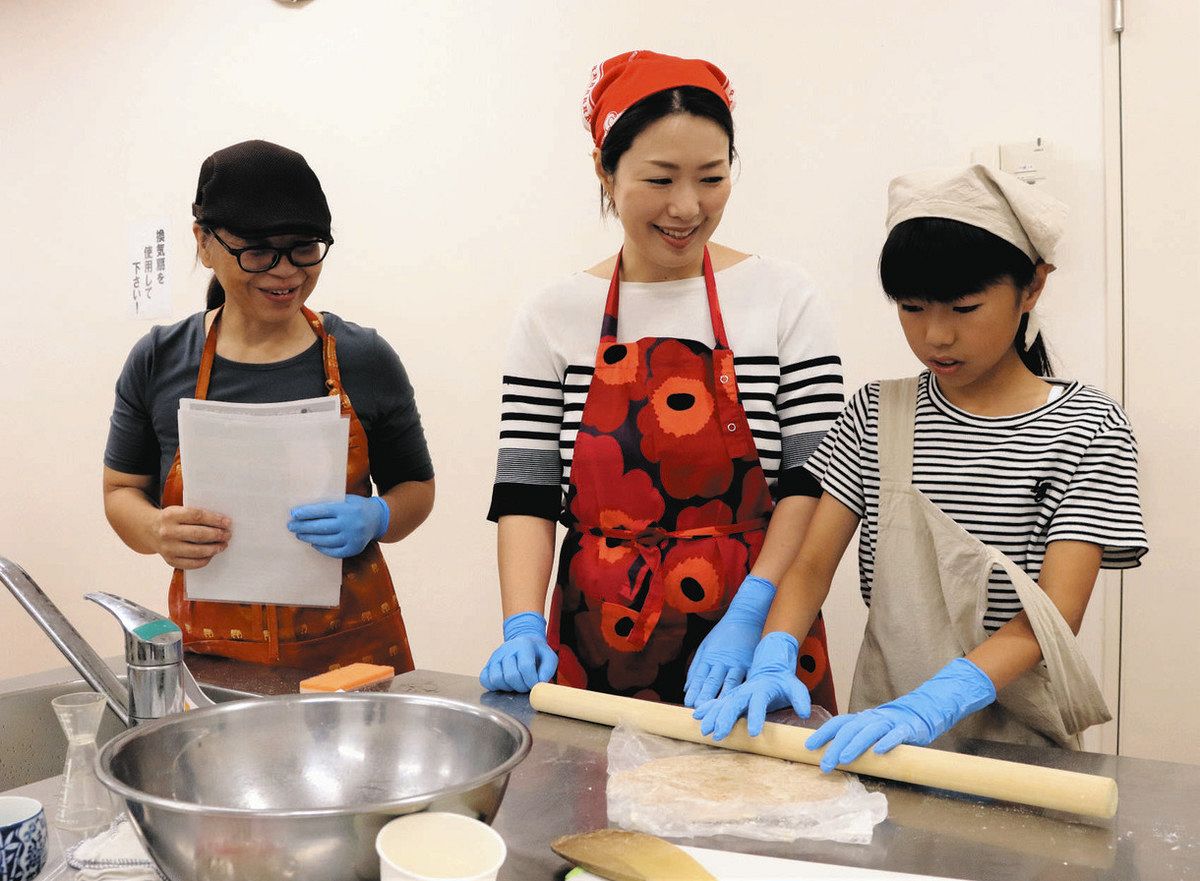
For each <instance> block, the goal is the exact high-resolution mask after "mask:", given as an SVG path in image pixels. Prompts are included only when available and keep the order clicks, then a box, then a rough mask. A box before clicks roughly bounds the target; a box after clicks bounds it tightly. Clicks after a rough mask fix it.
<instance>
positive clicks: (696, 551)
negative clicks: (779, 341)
mask: <svg viewBox="0 0 1200 881" xmlns="http://www.w3.org/2000/svg"><path fill="white" fill-rule="evenodd" d="M620 271H621V259H620V256H618V258H617V267H616V269H615V270H614V272H613V278H612V282H611V283H610V285H609V290H608V302H607V305H606V306H605V311H604V322H603V325H602V328H601V335H600V345H599V347H598V348H597V351H596V367H595V372H594V374H593V376H592V382H591V386H590V388H589V390H588V395H587V399H586V401H585V402H584V407H583V414H582V419H581V424H580V428H579V434H578V435H577V437H576V440H575V449H574V455H573V456H572V461H571V479H570V483H569V485H568V491H567V501H566V507H565V510H564V512H563V522H564V524H565V525H566V526H567V528H568V533H567V537H566V539H565V541H564V542H563V546H562V552H561V555H560V558H559V566H558V577H557V581H556V587H555V591H554V597H553V600H552V602H551V607H550V621H549V627H548V640H549V642H550V645H551V647H552V648H554V649H555V650H556V651H557V652H558V657H559V664H558V674H557V681H558V682H559V684H562V685H570V686H575V687H578V688H588V689H592V690H594V691H604V692H609V693H613V694H622V695H632V696H634V697H639V698H645V699H648V700H661V701H667V702H670V703H682V701H683V684H684V680H685V679H686V676H687V669H688V665H689V664H690V663H691V660H692V656H693V655H694V654H695V651H696V649H697V647H698V646H699V645H700V642H701V640H703V639H704V637H705V636H706V635H707V634H708V632H709V631H710V630H711V629H712V628H713V626H714V625H715V624H716V622H717V621H718V620H720V618H721V615H723V614H724V612H725V609H726V608H727V607H728V606H729V603H730V601H731V600H732V599H733V595H734V594H735V593H736V592H737V589H738V588H739V587H740V586H741V583H742V581H743V579H744V578H745V577H746V575H747V574H748V573H749V572H750V568H751V567H752V566H753V565H754V561H755V560H756V559H757V558H758V554H759V552H760V551H761V550H762V546H763V541H764V539H765V537H766V531H767V523H768V521H769V519H770V516H771V512H772V510H773V508H774V502H773V501H772V499H771V493H770V489H769V488H768V485H767V479H766V476H765V475H764V474H763V470H762V466H761V464H760V463H759V459H758V449H757V447H756V446H755V445H754V437H753V435H752V434H751V432H750V425H749V423H748V422H747V420H746V412H745V410H744V409H743V408H742V405H741V403H740V401H739V399H738V388H737V377H736V374H735V373H734V365H733V352H732V351H731V350H730V348H729V343H728V340H727V338H726V336H725V327H724V323H723V321H722V319H721V310H720V305H719V303H718V301H717V286H716V281H715V279H714V277H713V270H712V262H711V260H710V259H709V255H708V251H707V249H706V250H705V253H704V282H705V288H706V290H707V293H708V306H709V314H710V317H711V319H712V327H713V336H714V338H715V339H716V347H715V348H714V349H710V348H709V347H708V346H706V345H704V344H702V343H699V342H696V341H695V340H683V339H674V338H663V337H644V338H642V339H640V340H638V341H637V342H635V343H620V342H617V313H618V307H619V291H620ZM797 675H798V676H799V677H800V678H801V680H803V681H804V683H805V685H807V686H808V688H809V690H810V691H811V692H812V695H813V702H814V703H817V704H820V705H822V706H824V707H825V708H826V709H828V710H829V711H830V712H837V707H836V699H835V696H834V690H833V678H832V675H831V674H830V671H829V662H828V651H827V648H826V641H825V624H824V621H823V620H822V619H821V618H820V616H818V618H817V620H816V622H815V623H814V624H813V627H812V630H811V632H810V633H809V635H808V638H807V639H805V641H804V644H803V646H802V647H801V655H800V661H799V665H798V668H797Z"/></svg>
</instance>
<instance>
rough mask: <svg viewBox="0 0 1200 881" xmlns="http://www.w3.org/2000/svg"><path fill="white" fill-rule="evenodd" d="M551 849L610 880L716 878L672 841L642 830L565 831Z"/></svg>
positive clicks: (694, 880)
mask: <svg viewBox="0 0 1200 881" xmlns="http://www.w3.org/2000/svg"><path fill="white" fill-rule="evenodd" d="M550 849H551V850H553V851H554V852H555V853H556V854H558V855H559V856H560V857H562V858H563V859H564V860H568V861H569V862H572V863H574V864H575V865H577V866H582V867H583V868H584V869H587V870H588V871H589V872H591V873H592V874H593V875H599V876H600V877H601V878H608V879H611V881H717V879H716V877H715V876H713V875H711V874H709V873H708V872H707V871H705V869H704V867H703V866H701V865H700V864H699V863H698V862H696V861H695V860H694V859H692V857H691V856H690V855H689V854H687V853H685V852H684V851H682V850H680V849H679V848H678V847H676V846H675V845H673V844H671V843H670V842H669V841H663V840H662V839H661V838H655V837H654V836H653V835H645V834H643V833H641V832H626V831H625V830H623V829H598V830H596V831H595V832H585V833H583V834H581V835H564V836H563V837H562V838H559V839H556V840H555V841H553V842H552V843H551V844H550Z"/></svg>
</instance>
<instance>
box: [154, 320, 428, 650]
mask: <svg viewBox="0 0 1200 881" xmlns="http://www.w3.org/2000/svg"><path fill="white" fill-rule="evenodd" d="M303 312H304V317H305V319H307V320H308V323H309V326H310V327H311V328H312V329H313V333H315V334H316V335H317V338H318V339H319V340H320V341H321V347H322V356H323V360H324V364H325V386H326V388H327V389H328V390H329V394H331V395H337V396H338V397H340V398H341V402H342V415H343V416H345V417H347V418H349V420H350V442H349V446H348V449H347V459H346V492H347V493H355V494H357V495H360V496H370V495H371V472H370V460H369V458H368V456H367V434H366V431H365V430H364V429H363V427H362V423H361V422H359V420H358V415H357V414H356V413H355V412H354V408H353V407H352V406H351V405H350V398H349V397H348V396H347V395H346V393H345V391H343V389H342V375H341V371H340V370H339V368H338V360H337V347H336V343H335V341H334V337H333V334H330V333H326V332H325V325H324V324H323V323H322V321H321V317H320V316H319V315H317V314H316V313H315V312H312V311H311V310H309V309H304V310H303ZM220 321H221V313H220V312H219V311H218V313H217V314H216V316H215V317H214V318H213V322H212V327H211V328H210V329H209V331H208V335H207V337H206V338H205V341H204V354H203V356H202V357H201V359H200V371H199V374H198V375H197V377H196V397H197V398H198V399H200V400H204V399H205V398H206V397H207V396H208V383H209V378H210V377H211V375H212V366H213V359H214V357H215V355H216V351H217V333H218V330H219V327H220ZM182 504H183V471H182V469H181V467H180V460H179V451H178V450H176V451H175V461H174V463H172V465H171V470H170V471H169V472H168V473H167V478H166V480H164V481H163V490H162V506H163V507H164V508H165V507H167V506H169V505H182ZM169 603H170V610H171V619H172V620H173V621H174V622H175V623H176V624H178V625H179V626H180V628H182V630H183V642H184V646H185V647H186V648H187V649H188V650H189V651H193V652H198V653H200V654H206V655H221V656H223V657H227V658H236V659H237V660H240V661H250V662H252V663H257V664H272V665H279V666H284V667H293V668H295V669H299V670H310V671H314V672H324V671H326V670H333V669H336V668H338V667H341V666H343V665H346V664H352V663H355V662H357V661H363V662H366V663H369V664H387V665H389V666H392V667H395V668H396V672H397V673H406V672H408V671H409V670H412V669H413V661H412V652H411V651H410V650H409V646H408V635H407V633H406V632H405V630H404V620H403V618H402V617H401V615H400V603H399V602H398V601H397V599H396V591H395V589H394V588H393V587H392V578H391V575H390V574H389V572H388V568H387V563H386V562H384V559H383V553H382V552H381V551H380V550H379V543H378V542H376V541H372V542H371V543H369V544H368V545H367V546H366V547H365V548H364V549H363V551H362V553H360V554H358V555H357V556H355V557H348V558H347V559H345V560H343V561H342V594H341V601H340V603H339V605H338V606H337V607H336V608H333V609H314V608H310V607H304V606H276V605H264V604H260V603H215V602H206V601H195V602H193V601H191V600H189V599H188V598H187V588H186V575H185V573H184V572H183V570H181V569H176V570H175V574H174V576H173V577H172V578H171V589H170V594H169Z"/></svg>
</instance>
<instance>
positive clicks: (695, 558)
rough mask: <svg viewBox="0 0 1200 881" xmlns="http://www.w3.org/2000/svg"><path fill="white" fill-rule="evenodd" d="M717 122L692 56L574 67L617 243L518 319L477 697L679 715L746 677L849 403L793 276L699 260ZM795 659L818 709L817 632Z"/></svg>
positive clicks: (717, 258) (711, 193)
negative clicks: (822, 456) (670, 707)
mask: <svg viewBox="0 0 1200 881" xmlns="http://www.w3.org/2000/svg"><path fill="white" fill-rule="evenodd" d="M732 108H733V89H732V87H731V86H730V84H729V80H728V78H726V76H725V74H724V73H722V72H721V71H720V70H719V69H718V68H717V67H716V66H715V65H713V64H711V63H709V62H707V61H700V60H690V59H683V58H675V57H672V56H668V55H660V54H658V53H655V52H646V51H637V52H627V53H624V54H622V55H618V56H617V57H615V58H610V59H609V60H607V61H605V62H604V63H602V64H600V65H597V66H596V68H595V69H594V70H593V72H592V80H591V83H590V84H589V88H588V90H587V94H586V96H585V98H584V105H583V116H584V123H585V125H586V127H587V130H588V133H589V134H590V135H591V138H592V141H593V144H594V145H595V150H594V151H593V159H594V162H595V172H596V176H597V178H598V179H599V181H600V187H601V199H602V204H603V207H604V209H605V210H606V211H607V212H610V213H612V214H614V215H615V216H616V217H617V218H619V220H620V222H621V226H622V228H623V231H624V243H623V244H622V246H621V249H620V251H618V253H617V254H615V255H613V256H612V257H610V258H608V259H607V260H605V261H603V262H601V263H599V264H598V265H596V266H594V267H592V268H591V269H589V270H587V271H586V272H581V273H578V274H576V275H575V276H572V277H571V278H570V279H568V280H567V281H566V282H564V283H561V284H559V285H555V286H554V287H552V288H550V289H549V290H547V291H545V292H543V293H542V294H540V295H539V296H537V297H535V298H533V299H532V300H531V301H530V302H529V303H528V304H526V306H525V308H524V309H523V310H522V312H521V313H520V314H519V316H518V318H517V322H516V327H515V329H514V332H513V336H512V340H511V342H510V345H509V350H508V354H507V357H506V363H505V376H504V395H503V408H502V409H503V412H502V416H501V431H500V454H499V461H498V465H497V473H496V483H495V487H494V490H493V495H492V506H491V511H490V513H489V518H490V519H492V520H495V521H497V522H498V524H499V567H500V587H501V593H502V598H503V606H504V614H505V619H504V642H503V644H502V645H501V646H500V647H499V648H497V649H496V651H495V652H494V653H493V654H492V656H491V658H490V659H489V661H488V663H487V665H486V666H485V667H484V670H483V672H482V673H481V675H480V681H481V682H482V684H483V685H484V687H486V688H489V689H493V690H506V691H528V690H529V689H531V688H532V687H533V686H534V685H535V684H536V683H538V682H544V681H548V680H550V679H552V678H553V679H555V680H556V681H557V682H558V683H560V684H563V685H571V686H576V687H580V688H590V689H593V690H596V691H605V692H610V693H615V694H622V695H632V696H636V697H641V698H646V699H649V700H662V701H668V702H672V703H681V702H682V703H686V704H687V705H689V706H695V705H696V704H698V703H700V702H702V701H705V700H707V699H710V698H713V697H715V696H717V695H718V694H720V693H722V692H723V691H726V690H728V689H731V688H732V687H733V686H736V685H737V684H738V683H739V682H740V681H741V680H742V679H743V678H744V676H745V674H746V670H747V668H748V667H749V664H750V660H751V657H752V655H753V652H754V648H755V646H756V644H757V640H758V637H759V635H760V634H761V631H762V626H763V621H764V620H765V617H766V613H767V610H768V608H769V607H770V603H771V599H772V598H773V596H774V594H775V583H776V582H777V581H778V579H779V578H780V577H781V576H782V575H783V573H784V571H785V570H786V569H787V567H788V565H789V564H790V563H791V561H792V559H793V557H794V556H795V553H796V551H797V549H798V547H799V544H800V541H801V539H802V538H803V536H804V532H805V529H806V528H807V525H808V521H809V518H810V516H811V514H812V511H813V508H814V507H815V505H816V498H817V496H819V495H820V488H819V487H818V485H817V484H816V482H815V480H813V479H812V478H811V477H809V476H807V475H806V473H805V471H804V470H803V468H802V466H803V464H804V461H805V459H806V458H807V456H808V453H809V452H810V451H811V450H812V449H814V448H815V447H816V445H817V443H818V442H819V441H820V439H821V437H822V435H823V434H824V432H825V430H826V428H827V427H828V426H829V425H831V424H832V423H833V421H834V419H835V418H836V417H837V414H838V412H839V411H840V409H841V406H842V400H843V397H842V377H841V361H840V359H839V358H838V357H837V356H836V355H835V354H834V345H833V342H832V337H831V334H830V330H829V322H828V319H827V317H826V314H825V310H824V307H823V304H822V303H821V302H820V300H819V299H818V298H817V296H816V295H815V294H814V292H813V291H812V289H811V286H810V285H809V283H808V281H807V280H806V278H805V277H804V275H803V274H802V273H801V272H800V271H799V270H798V269H796V268H795V267H793V266H791V265H789V264H786V263H783V262H780V261H776V260H771V259H769V258H764V257H759V256H755V255H750V254H745V253H741V252H739V251H735V250H733V249H731V248H727V247H724V246H721V245H718V244H715V243H713V242H711V241H710V240H711V237H712V235H713V233H714V232H715V230H716V228H717V225H718V224H719V223H720V221H721V217H722V215H723V213H724V211H725V205H726V203H727V202H728V200H729V196H730V192H731V179H730V166H731V164H732V161H733V158H734V155H735V153H734V144H733V118H732V114H731V110H732ZM718 290H719V291H720V294H719V296H718ZM556 521H561V522H562V523H563V525H564V526H566V528H567V534H566V538H565V540H564V541H563V543H562V548H561V553H560V559H559V565H558V574H557V578H556V579H555V582H554V592H553V598H552V601H551V608H550V619H549V623H547V621H546V619H545V618H543V616H542V611H543V610H544V608H545V600H546V589H547V584H548V582H549V581H550V576H551V569H552V567H553V559H554V542H555V522H556ZM794 648H795V658H794V659H793V663H794V665H795V667H796V670H797V675H798V677H799V678H800V680H801V681H803V682H804V683H805V684H806V685H807V686H808V687H809V688H810V690H811V691H812V694H813V700H814V701H815V702H816V703H818V704H822V705H824V706H825V707H826V708H827V709H829V710H830V711H831V712H836V702H835V698H834V692H833V682H832V679H831V677H830V674H829V664H828V659H827V654H826V646H825V629H824V623H823V622H822V621H821V620H820V618H818V619H817V621H816V623H815V624H814V625H813V629H812V633H811V634H810V635H809V638H808V639H806V640H805V641H804V642H803V645H801V644H800V643H799V641H797V644H796V646H795V647H794Z"/></svg>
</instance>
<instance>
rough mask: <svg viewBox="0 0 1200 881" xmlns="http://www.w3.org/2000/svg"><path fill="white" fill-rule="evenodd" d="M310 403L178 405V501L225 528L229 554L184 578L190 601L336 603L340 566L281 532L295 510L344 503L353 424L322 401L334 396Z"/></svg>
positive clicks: (338, 590) (285, 528) (321, 605)
mask: <svg viewBox="0 0 1200 881" xmlns="http://www.w3.org/2000/svg"><path fill="white" fill-rule="evenodd" d="M315 400H316V401H319V402H321V403H320V405H319V406H318V408H317V410H316V411H314V412H309V413H305V414H303V415H301V414H300V413H299V412H298V411H297V408H296V404H300V403H303V402H289V404H290V405H291V406H285V405H265V406H264V405H228V404H223V405H221V406H219V407H203V406H196V405H197V404H200V405H203V404H205V403H206V402H195V401H190V400H189V401H184V402H181V405H180V409H179V450H180V460H181V465H182V468H183V502H184V504H185V505H188V506H194V507H198V508H205V509H207V510H210V511H216V512H217V513H220V514H224V515H226V516H227V517H229V518H230V520H231V521H232V525H231V527H230V533H231V537H230V540H229V547H228V548H226V549H225V550H224V551H222V552H221V553H219V554H217V555H216V556H215V557H213V559H212V561H211V562H210V563H209V564H208V565H207V566H205V567H204V568H202V569H194V570H191V571H189V572H188V573H187V575H186V578H187V594H188V598H189V599H192V600H214V601H218V602H240V603H246V602H254V603H273V604H277V605H290V606H320V607H333V606H336V605H337V604H338V601H339V599H340V596H341V581H342V561H341V560H338V559H335V558H333V557H327V556H325V555H324V554H322V553H320V552H318V551H317V550H316V549H315V548H313V547H312V546H311V545H309V544H308V543H306V542H302V541H300V540H299V539H297V538H296V537H295V536H294V535H293V534H292V533H291V532H290V531H289V530H288V528H287V521H288V516H289V511H290V510H291V509H292V508H293V507H295V506H296V505H303V504H310V503H314V502H330V501H341V500H342V499H344V498H345V497H346V445H347V441H348V438H349V430H350V422H349V420H348V419H343V418H341V416H340V410H332V411H331V410H329V409H328V405H327V404H325V403H324V402H325V401H326V400H332V401H334V402H335V403H336V402H337V399H336V398H328V399H324V398H322V399H315ZM211 403H213V404H216V403H217V402H211ZM270 408H275V411H276V412H274V413H271V412H269V410H270ZM255 411H257V413H256V415H249V414H251V413H255Z"/></svg>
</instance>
